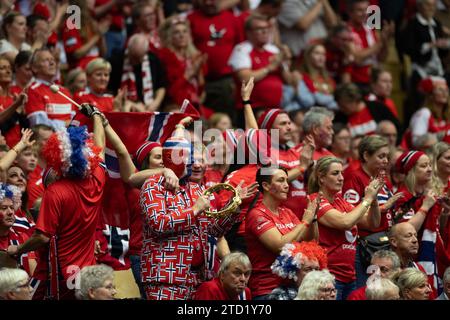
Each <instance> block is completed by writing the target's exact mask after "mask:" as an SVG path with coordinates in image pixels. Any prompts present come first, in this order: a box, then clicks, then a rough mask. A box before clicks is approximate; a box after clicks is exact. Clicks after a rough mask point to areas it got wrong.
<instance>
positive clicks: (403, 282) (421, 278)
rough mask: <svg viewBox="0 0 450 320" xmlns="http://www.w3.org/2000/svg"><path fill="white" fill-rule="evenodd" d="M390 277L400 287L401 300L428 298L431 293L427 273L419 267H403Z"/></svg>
mask: <svg viewBox="0 0 450 320" xmlns="http://www.w3.org/2000/svg"><path fill="white" fill-rule="evenodd" d="M392 279H393V281H394V283H395V284H396V285H397V286H398V288H399V289H400V297H401V299H402V300H428V299H429V297H430V294H431V293H432V290H431V287H430V284H429V283H428V278H427V275H426V274H425V273H423V272H422V271H420V270H419V269H416V268H406V269H403V270H402V271H400V272H398V273H397V274H395V275H394V276H393V277H392Z"/></svg>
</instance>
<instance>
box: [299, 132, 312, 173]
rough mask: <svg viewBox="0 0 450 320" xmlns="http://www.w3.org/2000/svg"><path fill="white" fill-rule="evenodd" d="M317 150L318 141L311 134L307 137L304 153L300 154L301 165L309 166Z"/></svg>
mask: <svg viewBox="0 0 450 320" xmlns="http://www.w3.org/2000/svg"><path fill="white" fill-rule="evenodd" d="M315 150H316V143H315V142H314V138H313V136H312V135H311V134H308V135H307V136H306V137H305V141H304V146H303V149H302V153H301V154H300V165H301V166H302V167H303V168H308V167H309V166H310V165H311V163H312V162H313V155H314V151H315Z"/></svg>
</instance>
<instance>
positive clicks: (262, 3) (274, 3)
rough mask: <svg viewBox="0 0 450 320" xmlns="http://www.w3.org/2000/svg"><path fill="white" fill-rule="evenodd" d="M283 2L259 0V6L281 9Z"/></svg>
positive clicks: (279, 0) (281, 0) (278, 0)
mask: <svg viewBox="0 0 450 320" xmlns="http://www.w3.org/2000/svg"><path fill="white" fill-rule="evenodd" d="M283 1H284V0H261V1H260V3H259V7H260V6H272V7H274V8H278V7H281V5H282V4H283Z"/></svg>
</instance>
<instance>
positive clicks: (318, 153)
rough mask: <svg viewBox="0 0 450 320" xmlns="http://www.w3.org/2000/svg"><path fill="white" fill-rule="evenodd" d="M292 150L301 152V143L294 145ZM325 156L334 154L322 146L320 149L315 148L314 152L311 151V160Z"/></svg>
mask: <svg viewBox="0 0 450 320" xmlns="http://www.w3.org/2000/svg"><path fill="white" fill-rule="evenodd" d="M294 150H295V151H297V152H299V153H300V154H301V152H302V150H303V143H300V144H299V145H297V146H295V147H294ZM326 156H332V157H335V155H334V154H333V153H332V152H331V151H330V150H328V149H325V148H322V149H315V150H314V153H313V160H314V161H317V160H319V159H320V158H322V157H326Z"/></svg>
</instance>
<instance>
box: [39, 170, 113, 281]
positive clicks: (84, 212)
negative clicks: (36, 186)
mask: <svg viewBox="0 0 450 320" xmlns="http://www.w3.org/2000/svg"><path fill="white" fill-rule="evenodd" d="M104 186H105V169H104V165H103V164H100V165H99V166H98V167H97V168H95V169H94V170H93V172H92V174H91V176H89V177H88V178H86V179H82V180H70V179H61V180H58V181H56V182H54V183H53V184H51V185H50V186H49V187H48V188H47V190H46V192H45V194H44V197H43V198H42V205H41V210H40V212H39V217H38V221H37V224H36V229H39V230H40V231H41V232H43V233H44V234H46V235H47V236H49V237H51V236H57V240H56V242H57V254H58V262H59V267H60V269H61V271H62V276H63V277H64V279H67V278H68V276H70V275H71V274H73V271H74V270H75V271H79V270H81V269H82V268H83V267H85V266H90V265H94V264H95V263H96V261H95V256H94V245H95V231H96V227H97V223H98V219H99V216H100V210H101V201H102V198H103V189H104ZM46 251H47V250H45V249H41V250H39V254H40V259H39V262H38V266H37V268H36V278H37V279H40V280H43V279H46V278H47V255H46ZM74 267H75V268H74ZM78 269H79V270H78Z"/></svg>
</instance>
